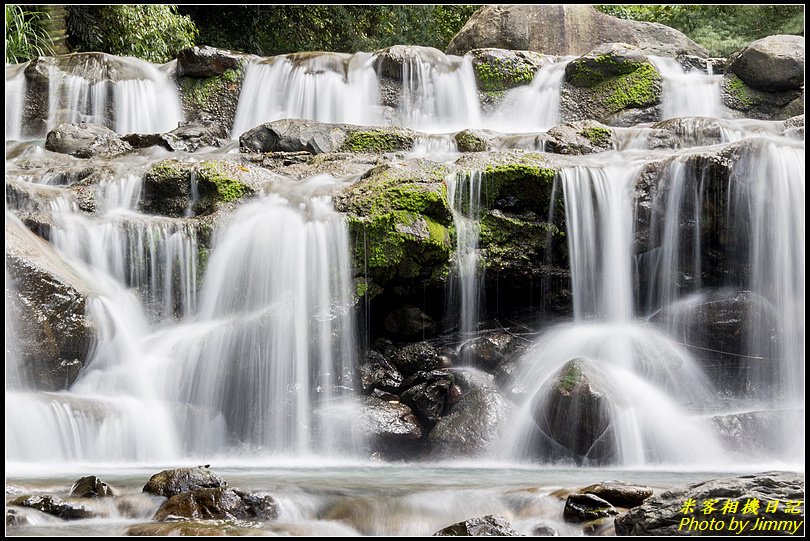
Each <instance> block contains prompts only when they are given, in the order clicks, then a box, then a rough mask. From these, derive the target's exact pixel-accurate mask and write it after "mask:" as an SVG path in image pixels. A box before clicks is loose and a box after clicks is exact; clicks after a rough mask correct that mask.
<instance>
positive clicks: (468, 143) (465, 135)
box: [453, 130, 488, 152]
mask: <svg viewBox="0 0 810 541" xmlns="http://www.w3.org/2000/svg"><path fill="white" fill-rule="evenodd" d="M453 139H455V141H456V147H457V148H458V150H459V152H485V151H486V150H487V148H488V147H487V142H486V141H485V140H484V139H482V138H481V137H479V136H478V135H476V133H475V132H473V131H471V130H463V131H460V132H458V133H457V134H456V135H455V137H454V138H453Z"/></svg>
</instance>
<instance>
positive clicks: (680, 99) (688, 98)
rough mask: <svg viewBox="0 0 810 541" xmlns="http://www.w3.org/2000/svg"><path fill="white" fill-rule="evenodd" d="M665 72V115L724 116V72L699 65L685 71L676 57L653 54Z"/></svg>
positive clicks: (653, 59) (655, 60)
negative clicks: (708, 71) (706, 70)
mask: <svg viewBox="0 0 810 541" xmlns="http://www.w3.org/2000/svg"><path fill="white" fill-rule="evenodd" d="M650 61H651V62H652V63H653V65H654V66H655V68H656V69H657V70H658V72H659V73H660V74H661V78H662V79H663V88H662V92H661V102H662V103H661V110H662V111H661V117H662V119H665V118H674V117H678V116H707V117H714V118H722V117H723V116H725V115H724V110H725V109H724V107H723V101H722V98H721V88H720V87H721V83H722V81H723V77H722V75H711V74H709V75H707V74H705V73H703V72H702V71H700V70H698V69H693V70H691V71H689V72H685V71H684V69H683V66H681V64H680V63H679V62H678V61H677V60H675V59H674V58H663V57H658V56H653V57H650Z"/></svg>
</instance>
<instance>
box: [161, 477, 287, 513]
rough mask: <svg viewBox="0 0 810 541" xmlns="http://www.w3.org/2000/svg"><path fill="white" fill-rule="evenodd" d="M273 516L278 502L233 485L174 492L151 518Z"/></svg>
mask: <svg viewBox="0 0 810 541" xmlns="http://www.w3.org/2000/svg"><path fill="white" fill-rule="evenodd" d="M181 517H182V518H188V519H195V520H233V519H240V520H273V519H275V518H278V506H277V504H276V502H275V500H274V499H273V498H272V497H271V496H266V495H261V494H249V493H246V492H242V491H241V490H236V489H233V488H224V485H220V488H197V489H191V490H189V491H185V490H183V491H182V492H181V493H178V494H175V495H174V496H172V497H170V498H169V499H168V500H166V501H165V502H163V505H161V506H160V508H159V509H158V510H157V512H155V516H154V517H153V519H154V520H159V521H166V520H176V519H177V518H181Z"/></svg>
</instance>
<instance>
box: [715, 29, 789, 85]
mask: <svg viewBox="0 0 810 541" xmlns="http://www.w3.org/2000/svg"><path fill="white" fill-rule="evenodd" d="M727 70H728V71H729V72H731V73H733V74H735V75H736V76H737V77H739V78H740V79H742V81H743V82H744V83H745V84H747V85H748V86H750V87H751V88H756V89H758V90H765V91H768V92H777V91H780V90H796V89H799V88H801V87H802V86H804V37H803V36H781V35H778V36H768V37H766V38H762V39H758V40H756V41H753V42H751V43H749V44H748V45H747V46H746V47H745V48H743V49H742V50H741V51H739V52H737V53H735V54H734V55H732V57H731V58H729V64H728V68H727Z"/></svg>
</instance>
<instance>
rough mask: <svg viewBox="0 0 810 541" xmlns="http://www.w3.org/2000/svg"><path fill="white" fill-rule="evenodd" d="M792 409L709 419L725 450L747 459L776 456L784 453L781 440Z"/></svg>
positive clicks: (730, 414) (736, 414)
mask: <svg viewBox="0 0 810 541" xmlns="http://www.w3.org/2000/svg"><path fill="white" fill-rule="evenodd" d="M798 414H799V412H798V411H795V410H793V411H792V410H770V411H768V410H766V411H745V412H741V413H729V414H726V415H715V416H713V417H712V425H713V426H714V429H715V433H716V434H717V436H718V437H719V438H720V441H721V442H722V443H723V447H724V448H725V449H734V450H735V451H737V452H740V453H745V455H746V456H761V457H767V456H779V453H784V449H783V445H784V444H783V441H784V440H783V438H781V437H779V435H780V434H784V433H785V430H786V426H787V425H788V424H789V423H790V421H789V420H787V419H786V416H788V415H798Z"/></svg>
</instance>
